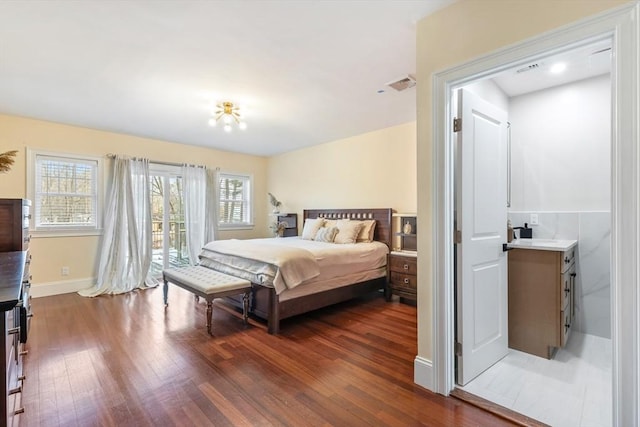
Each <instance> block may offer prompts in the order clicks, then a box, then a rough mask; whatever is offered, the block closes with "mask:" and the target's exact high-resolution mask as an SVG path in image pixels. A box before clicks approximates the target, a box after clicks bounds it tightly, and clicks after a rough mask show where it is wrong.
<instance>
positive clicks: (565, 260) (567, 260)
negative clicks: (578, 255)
mask: <svg viewBox="0 0 640 427" xmlns="http://www.w3.org/2000/svg"><path fill="white" fill-rule="evenodd" d="M556 259H557V258H556ZM569 261H571V260H570V259H569V258H568V257H564V263H565V264H569Z"/></svg>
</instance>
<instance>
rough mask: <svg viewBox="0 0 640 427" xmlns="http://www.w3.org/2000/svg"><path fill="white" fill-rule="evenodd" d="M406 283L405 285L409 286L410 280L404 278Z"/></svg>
mask: <svg viewBox="0 0 640 427" xmlns="http://www.w3.org/2000/svg"><path fill="white" fill-rule="evenodd" d="M404 283H405V284H406V285H408V284H409V279H407V278H406V277H405V278H404Z"/></svg>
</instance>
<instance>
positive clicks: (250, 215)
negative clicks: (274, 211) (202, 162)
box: [216, 170, 255, 230]
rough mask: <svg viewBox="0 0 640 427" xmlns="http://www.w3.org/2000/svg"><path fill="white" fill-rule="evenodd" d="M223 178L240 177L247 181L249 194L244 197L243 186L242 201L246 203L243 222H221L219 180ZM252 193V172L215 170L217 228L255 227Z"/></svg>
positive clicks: (247, 228) (242, 228) (241, 228)
mask: <svg viewBox="0 0 640 427" xmlns="http://www.w3.org/2000/svg"><path fill="white" fill-rule="evenodd" d="M224 178H226V179H242V180H244V181H245V182H246V183H248V186H249V189H248V190H249V194H248V195H246V197H245V194H244V193H245V190H244V188H243V201H246V204H247V213H246V220H245V221H243V222H236V223H228V222H221V220H220V218H219V212H220V204H221V203H222V195H221V194H220V181H221V180H222V179H224ZM253 193H254V191H253V175H252V174H248V173H241V172H227V171H220V170H218V171H217V173H216V201H217V206H216V216H218V218H217V221H216V222H217V225H218V229H219V230H250V229H253V228H254V227H255V224H254V208H253V205H254V203H253V198H254V197H253V196H254V195H253Z"/></svg>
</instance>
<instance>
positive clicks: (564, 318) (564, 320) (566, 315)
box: [559, 309, 571, 347]
mask: <svg viewBox="0 0 640 427" xmlns="http://www.w3.org/2000/svg"><path fill="white" fill-rule="evenodd" d="M560 320H561V322H560V323H561V325H560V343H559V344H560V345H559V347H564V345H565V344H566V343H567V340H568V339H569V335H570V334H571V310H569V309H567V310H563V311H562V312H560Z"/></svg>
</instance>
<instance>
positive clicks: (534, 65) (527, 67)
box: [516, 64, 540, 74]
mask: <svg viewBox="0 0 640 427" xmlns="http://www.w3.org/2000/svg"><path fill="white" fill-rule="evenodd" d="M536 68H540V64H530V65H527V66H526V67H522V68H519V69H517V70H516V73H518V74H520V73H524V72H526V71H531V70H535V69H536Z"/></svg>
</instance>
